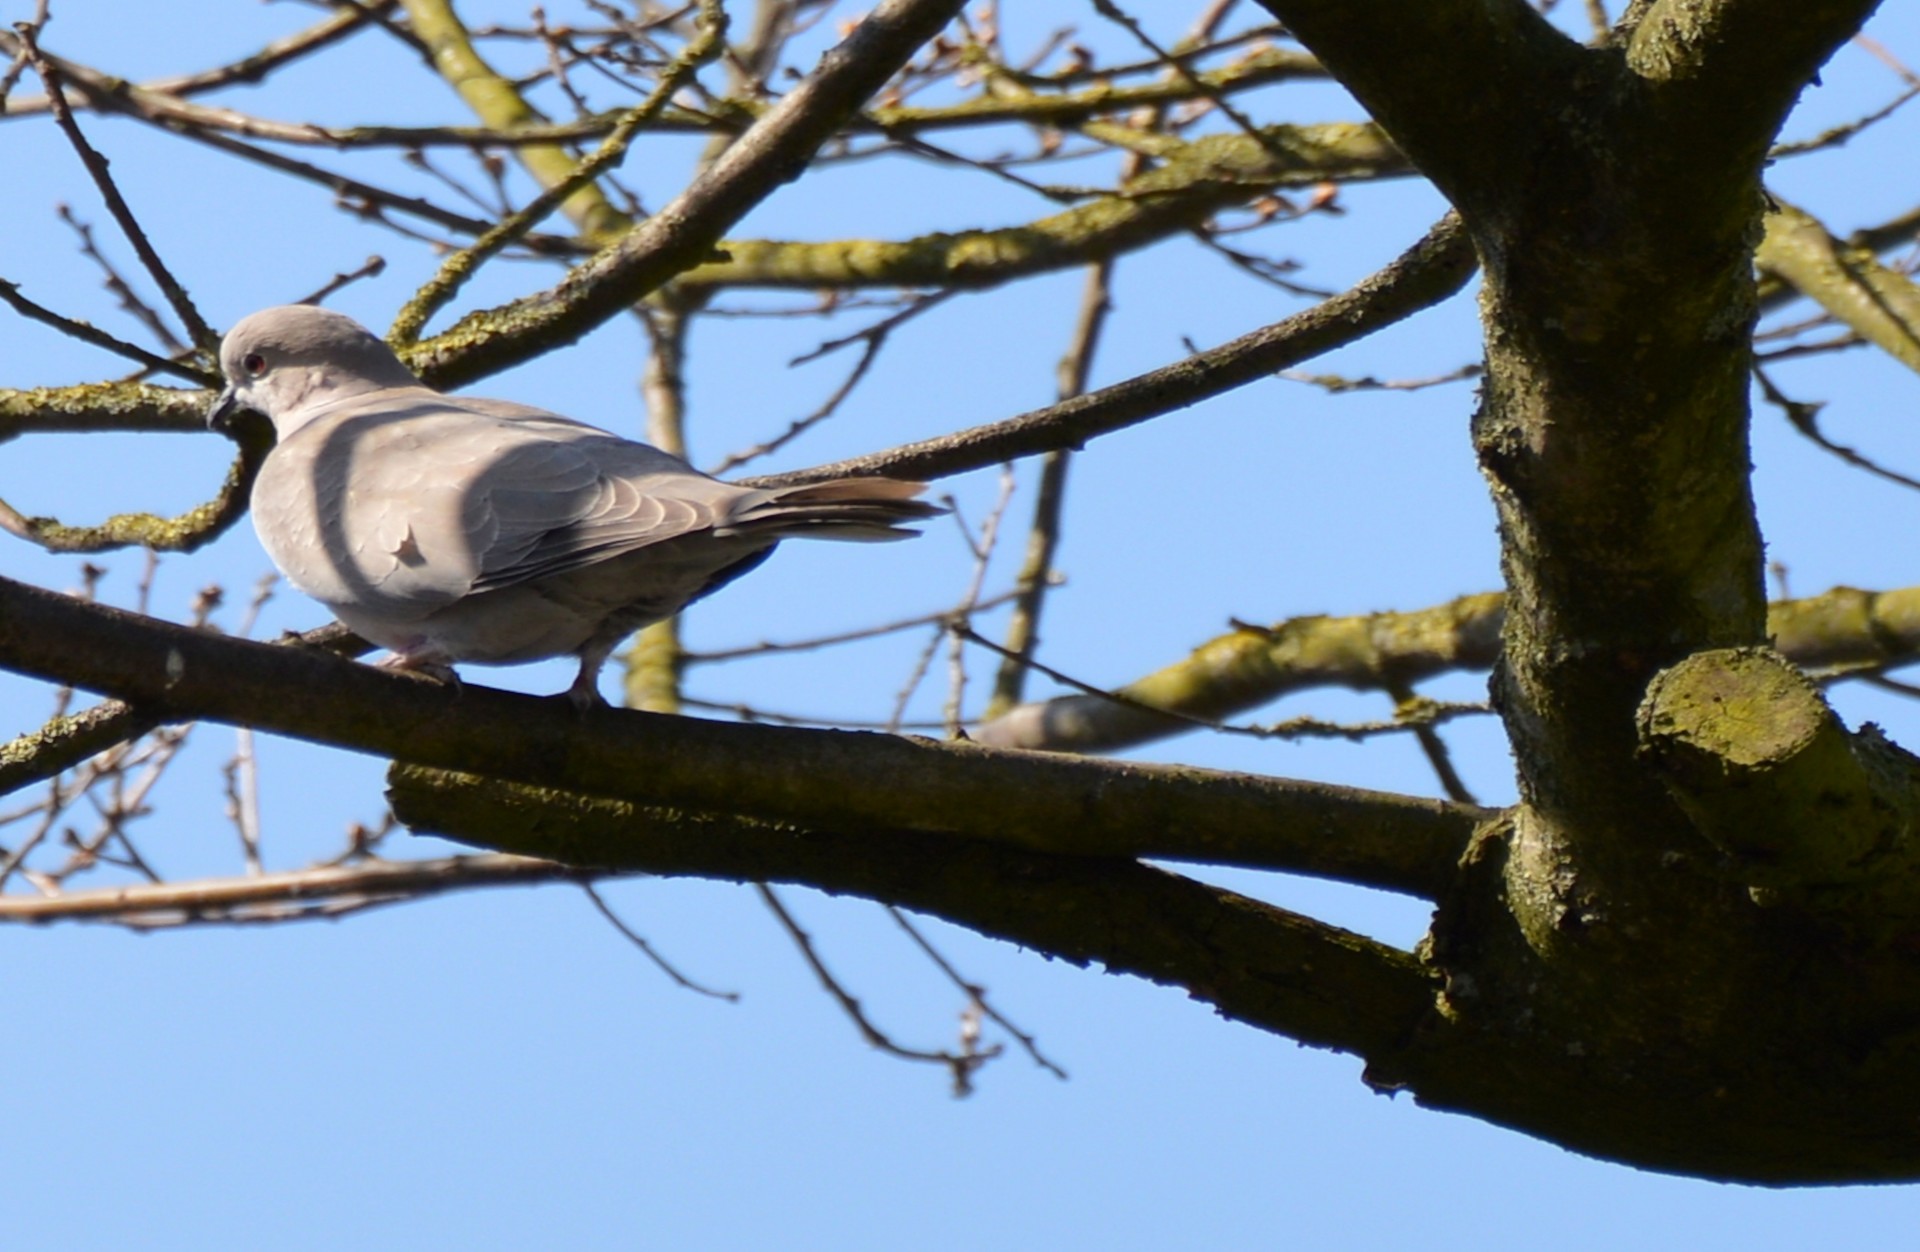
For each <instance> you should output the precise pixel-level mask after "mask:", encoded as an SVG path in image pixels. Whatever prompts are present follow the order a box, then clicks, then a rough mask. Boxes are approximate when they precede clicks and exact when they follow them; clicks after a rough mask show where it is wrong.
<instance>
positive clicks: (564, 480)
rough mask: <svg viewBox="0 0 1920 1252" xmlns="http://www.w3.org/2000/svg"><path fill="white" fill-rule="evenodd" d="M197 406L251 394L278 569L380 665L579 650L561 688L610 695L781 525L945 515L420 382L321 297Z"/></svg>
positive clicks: (894, 525)
mask: <svg viewBox="0 0 1920 1252" xmlns="http://www.w3.org/2000/svg"><path fill="white" fill-rule="evenodd" d="M220 369H221V373H222V375H223V376H224V378H225V380H226V386H225V388H224V389H223V390H222V391H221V392H220V393H219V395H218V396H217V397H216V399H215V400H214V402H213V404H212V407H211V408H210V409H209V410H208V413H207V422H208V424H209V425H210V426H211V427H213V428H214V429H215V430H220V431H226V430H228V429H230V428H231V426H232V425H233V423H234V422H235V421H236V420H237V418H238V415H239V414H240V413H241V412H243V411H246V410H251V411H253V412H256V413H259V414H261V415H262V416H264V417H265V418H266V419H267V420H268V421H270V422H271V423H272V424H273V429H274V434H275V443H274V446H273V449H272V450H271V451H270V452H268V454H267V456H266V459H265V461H264V462H263V463H262V465H261V467H260V472H259V474H258V475H257V476H256V478H255V479H254V483H253V489H252V495H251V497H250V501H249V504H250V508H251V512H252V515H253V525H254V530H255V532H256V533H257V534H258V535H259V537H260V543H261V546H262V547H264V548H265V549H266V551H267V555H268V556H269V557H270V558H271V559H272V561H273V564H274V565H275V566H276V567H277V568H278V569H279V571H280V572H281V574H282V575H283V576H284V577H285V578H286V579H287V581H288V582H290V583H291V584H293V586H295V587H297V588H298V589H299V590H300V591H302V592H303V593H305V594H306V595H308V596H311V597H312V598H313V599H315V600H318V601H319V602H320V603H321V604H323V605H325V606H326V607H327V609H329V610H330V611H331V612H332V613H333V615H334V616H335V617H336V618H338V619H339V620H340V622H341V623H343V624H344V625H345V626H347V627H348V628H349V629H350V630H352V631H353V632H354V633H355V634H357V635H359V636H361V637H362V638H364V639H366V640H367V641H368V642H370V643H373V644H376V645H378V646H380V647H382V648H385V649H387V650H389V651H390V652H391V653H392V656H391V657H390V658H389V659H388V660H387V661H386V662H385V664H386V665H388V666H390V667H393V668H397V669H401V670H409V671H416V672H421V673H424V674H427V675H429V676H433V677H439V678H442V679H448V680H452V681H457V676H456V674H455V672H454V670H453V668H452V667H453V666H454V665H455V664H457V663H462V662H472V663H476V664H482V665H513V664H518V663H521V662H526V661H536V660H542V659H545V658H548V657H557V656H573V657H576V658H578V660H579V663H580V670H579V674H578V676H577V677H576V678H575V679H574V682H573V685H572V686H571V687H570V688H569V689H568V690H567V692H566V695H567V697H568V699H570V700H571V701H572V702H573V704H574V705H575V706H576V707H577V708H580V709H581V710H583V711H584V710H586V709H589V708H591V707H594V706H596V705H599V704H604V703H605V700H604V697H602V696H601V694H600V690H599V683H598V678H599V673H600V669H601V666H603V665H604V664H605V663H606V660H607V657H608V656H609V655H611V653H612V651H613V649H614V648H615V647H616V646H617V645H618V644H619V643H620V641H621V640H623V639H625V638H626V637H627V636H628V635H630V634H632V633H633V632H634V631H636V630H638V629H639V628H641V627H642V626H646V625H649V624H651V623H653V622H658V621H663V620H665V619H666V618H668V617H671V616H673V615H674V614H675V613H677V612H679V611H680V610H681V609H682V608H684V607H685V606H686V605H688V604H690V603H692V602H693V601H695V600H698V599H700V598H701V597H702V596H705V595H708V594H710V593H711V592H713V591H716V590H718V589H719V588H721V587H723V586H725V585H726V584H727V583H729V582H732V581H733V580H734V579H736V578H738V577H740V576H741V575H742V574H745V573H747V572H748V571H749V570H751V569H753V568H754V567H755V566H757V565H759V564H760V563H761V562H762V561H764V560H765V559H766V558H767V557H768V556H769V555H770V554H771V553H772V551H773V548H774V546H775V545H776V544H778V543H779V542H780V541H781V540H783V539H789V538H820V539H851V540H869V541H871V540H892V539H905V538H908V537H910V536H912V535H915V534H918V533H919V532H918V531H915V530H912V529H910V528H909V524H910V523H913V522H917V521H924V520H925V519H927V518H930V517H934V516H937V515H938V514H941V513H944V512H946V510H945V509H943V508H940V507H938V506H936V505H933V504H930V503H928V502H926V501H923V500H921V499H919V498H918V497H919V496H920V495H921V494H922V493H923V492H924V491H925V490H926V484H924V483H919V482H907V481H903V480H899V479H892V478H879V477H867V478H837V479H831V480H828V481H825V482H816V483H808V484H804V485H800V486H789V487H748V486H741V485H737V484H733V483H727V482H723V481H721V480H720V479H717V478H714V477H712V476H710V475H707V474H703V473H701V472H700V471H698V470H696V469H694V468H693V467H692V466H691V465H689V464H687V463H686V462H685V461H683V460H681V459H680V458H679V457H677V456H673V455H672V454H670V453H667V452H663V451H661V450H660V449H658V448H655V447H652V446H650V445H648V444H644V443H639V442H636V441H634V440H631V439H625V438H622V437H620V436H619V435H616V434H613V433H611V432H609V431H605V430H601V429H599V428H598V427H595V426H589V425H587V424H586V423H584V422H578V421H574V420H572V419H571V418H566V417H562V416H560V415H559V414H557V413H550V412H548V411H546V410H544V409H539V408H534V407H531V406H529V405H524V404H517V403H513V402H511V401H507V400H489V399H480V398H476V397H470V396H456V395H448V394H446V393H444V392H440V391H437V390H435V389H433V388H431V387H429V386H427V385H426V384H424V383H422V382H421V381H420V379H419V378H418V377H417V376H415V375H414V373H413V372H412V371H411V370H409V369H408V368H407V366H406V365H405V364H404V363H403V362H402V361H401V360H400V358H399V357H398V356H397V355H395V353H394V351H393V350H392V349H391V348H390V347H388V346H387V344H386V343H385V342H383V341H382V340H381V339H380V338H379V337H378V336H376V335H374V334H373V333H372V332H371V331H369V330H368V329H367V328H366V327H364V326H362V325H361V324H360V323H358V322H356V321H354V320H353V319H352V318H350V317H348V316H346V315H345V314H343V313H338V312H335V311H333V310H330V309H323V308H319V307H316V306H312V305H283V306H280V307H277V308H269V309H263V310H261V311H260V312H258V313H254V314H251V315H249V316H247V317H245V318H242V319H241V320H240V321H239V322H236V323H235V324H234V326H233V328H232V329H231V330H230V331H228V333H227V334H226V336H225V338H224V339H223V341H222V343H221V348H220Z"/></svg>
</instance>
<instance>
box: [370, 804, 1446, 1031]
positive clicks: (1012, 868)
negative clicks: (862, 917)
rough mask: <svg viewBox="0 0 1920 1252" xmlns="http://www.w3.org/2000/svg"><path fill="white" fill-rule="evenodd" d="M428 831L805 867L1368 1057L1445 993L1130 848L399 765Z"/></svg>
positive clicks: (625, 862) (535, 849) (413, 816)
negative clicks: (827, 818)
mask: <svg viewBox="0 0 1920 1252" xmlns="http://www.w3.org/2000/svg"><path fill="white" fill-rule="evenodd" d="M388 782H389V791H388V795H389V798H390V799H391V801H392V803H393V807H394V812H395V814H396V815H397V816H399V817H400V819H401V820H402V821H404V822H406V823H407V824H408V825H410V826H413V827H415V828H416V829H422V830H429V831H434V832H437V833H441V834H446V835H450V836H452V837H454V838H456V839H460V840H463V841H466V842H470V843H475V844H478V845H481V846H483V847H489V848H499V849H505V850H511V851H515V852H520V853H524V854H528V855H532V856H540V857H552V858H554V859H557V860H563V861H568V862H570V863H574V864H578V865H582V866H589V867H593V868H596V869H598V868H605V869H617V870H640V871H644V872H646V873H650V874H672V875H692V876H697V877H702V878H720V879H726V880H729V881H734V882H769V881H772V882H794V883H803V884H806V885H809V886H815V887H820V888H822V889H824V890H827V891H831V892H836V893H847V894H851V895H859V896H865V897H868V898H870V899H874V900H881V901H885V902H887V903H891V904H897V905H901V906H904V907H906V908H911V909H914V910H917V911H920V912H924V913H931V914H934V915H935V916H939V917H943V918H945V919H947V920H948V921H951V922H955V923H957V924H959V925H962V926H968V927H971V928H972V929H974V930H978V931H980V932H982V933H984V934H988V935H993V936H995V937H997V938H1002V939H1006V940H1008V941H1010V942H1013V943H1018V944H1020V945H1022V946H1024V947H1030V948H1034V949H1037V950H1039V951H1041V952H1043V953H1045V954H1047V955H1048V956H1050V957H1056V958H1059V959H1062V960H1068V961H1072V962H1074V963H1075V964H1079V965H1085V964H1088V963H1090V962H1093V961H1098V962H1100V963H1101V964H1102V965H1104V966H1105V967H1106V968H1107V969H1109V970H1113V971H1116V972H1123V973H1129V974H1135V975H1138V976H1140V977H1143V978H1146V979H1149V980H1151V981H1153V982H1157V983H1162V984H1167V985H1172V986H1177V987H1180V988H1182V989H1184V990H1186V991H1187V992H1188V993H1189V994H1191V995H1192V996H1194V997H1195V998H1197V999H1201V1000H1205V1001H1207V1002H1209V1003H1211V1004H1213V1005H1215V1006H1216V1007H1217V1008H1218V1009H1219V1010H1220V1012H1222V1013H1223V1014H1225V1015H1227V1016H1229V1017H1233V1018H1237V1019H1239V1020H1241V1021H1244V1022H1247V1023H1249V1024H1251V1025H1255V1026H1259V1027H1261V1028H1263V1029H1266V1030H1272V1031H1275V1032H1277V1033H1280V1034H1284V1035H1287V1036H1289V1037H1290V1038H1294V1039H1298V1040H1299V1041H1301V1042H1302V1043H1309V1044H1314V1045H1316V1046H1319V1047H1328V1048H1338V1049H1341V1050H1343V1051H1348V1052H1357V1053H1360V1054H1362V1055H1366V1054H1370V1053H1374V1052H1379V1051H1382V1050H1385V1049H1388V1048H1391V1047H1393V1046H1395V1045H1396V1044H1397V1043H1399V1042H1400V1041H1401V1040H1403V1039H1404V1038H1405V1037H1406V1036H1407V1034H1408V1033H1409V1032H1410V1031H1411V1030H1412V1028H1413V1027H1414V1025H1415V1024H1416V1023H1418V1022H1419V1021H1420V1020H1421V1018H1422V1017H1423V1016H1424V1015H1425V1014H1426V1013H1427V1011H1428V1010H1429V1009H1430V1007H1431V1004H1432V994H1433V991H1432V987H1431V985H1430V983H1429V981H1428V978H1427V975H1426V973H1425V971H1424V970H1422V968H1421V967H1420V964H1419V962H1418V961H1417V960H1416V959H1415V958H1414V957H1412V956H1411V955H1409V954H1408V953H1405V952H1400V951H1397V950H1395V949H1393V948H1389V947H1387V946H1385V945H1383V944H1380V943H1376V942H1375V941H1373V940H1371V939H1367V938H1364V937H1363V936H1360V935H1355V934H1352V933H1350V932H1348V931H1344V930H1340V929H1338V928H1336V927H1332V926H1328V925H1325V924H1324V923H1321V922H1316V921H1314V920H1313V919H1311V918H1307V917H1302V916H1300V915H1299V914H1296V913H1290V912H1287V911H1286V910H1284V909H1279V908H1275V907H1273V906H1272V905H1268V904H1263V903H1261V902H1259V901H1257V900H1252V899H1249V898H1247V897H1245V896H1241V895H1237V894H1235V893H1233V892H1231V891H1226V890H1223V889H1221V888H1218V887H1209V886H1206V885H1204V884H1202V883H1197V882H1194V881H1192V880H1190V879H1187V878H1182V877H1179V876H1177V875H1174V874H1170V873H1166V872H1164V871H1162V870H1158V869H1153V868H1150V867H1148V866H1144V865H1139V864H1135V863H1133V862H1131V861H1126V860H1116V859H1111V858H1105V857H1062V856H1049V855H1045V854H1042V853H1037V852H1031V851H1026V850H1023V849H1018V848H1012V847H1006V846H996V845H992V844H986V843H980V842H974V841H969V840H960V839H954V838H950V837H946V836H941V835H935V834H928V833H925V832H919V831H902V830H885V829H880V830H839V829H830V830H822V829H803V828H797V827H792V826H773V825H767V824H763V823H756V822H751V821H742V820H740V819H737V818H713V817H700V816H693V815H689V814H684V813H674V812H666V811H661V810H657V809H645V808H636V807H635V806H633V805H631V804H626V803H621V802H619V801H612V800H599V799H588V798H585V797H581V796H567V795H564V794H557V793H554V792H551V791H546V790H539V789H534V788H528V787H519V786H514V785H511V784H506V783H501V782H497V781H493V780H489V779H482V778H476V777H474V776H472V775H467V774H448V773H443V772H441V771H437V770H421V769H414V768H409V767H405V766H396V767H395V768H394V769H393V771H391V773H390V774H389V779H388Z"/></svg>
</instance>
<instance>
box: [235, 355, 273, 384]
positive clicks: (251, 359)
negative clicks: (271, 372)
mask: <svg viewBox="0 0 1920 1252" xmlns="http://www.w3.org/2000/svg"><path fill="white" fill-rule="evenodd" d="M240 368H241V369H243V370H245V371H247V373H249V374H251V375H252V376H253V377H255V378H258V377H260V375H262V374H264V373H266V372H267V358H265V357H263V356H261V355H260V354H259V353H258V352H249V353H247V355H245V356H244V357H241V358H240Z"/></svg>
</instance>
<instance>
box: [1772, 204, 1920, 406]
mask: <svg viewBox="0 0 1920 1252" xmlns="http://www.w3.org/2000/svg"><path fill="white" fill-rule="evenodd" d="M1754 260H1755V262H1756V263H1757V264H1758V265H1759V267H1760V272H1761V273H1762V274H1764V275H1772V276H1774V277H1776V278H1779V279H1781V280H1783V281H1785V282H1787V283H1788V284H1790V285H1791V286H1792V287H1793V288H1794V289H1795V290H1797V291H1798V292H1799V293H1800V294H1801V295H1803V296H1806V297H1807V298H1808V299H1810V300H1812V301H1813V302H1814V303H1816V304H1818V305H1819V306H1820V307H1821V308H1823V309H1825V310H1826V311H1827V312H1829V313H1831V314H1833V316H1834V317H1835V318H1836V319H1837V320H1838V321H1840V322H1841V323H1842V324H1843V325H1846V326H1848V327H1850V328H1852V330H1853V331H1854V333H1855V334H1858V335H1859V336H1860V337H1861V338H1862V339H1865V340H1866V341H1867V342H1869V343H1871V344H1874V345H1875V346H1877V347H1879V348H1880V349H1881V350H1883V351H1885V352H1886V353H1887V354H1888V355H1890V356H1892V357H1893V358H1894V359H1895V360H1896V361H1899V362H1900V363H1901V364H1902V365H1905V366H1906V367H1907V368H1908V369H1911V370H1920V287H1916V286H1915V284H1914V281H1913V279H1912V278H1909V277H1908V276H1907V275H1905V274H1902V273H1900V272H1899V271H1898V270H1895V269H1892V268H1890V267H1888V266H1886V265H1883V264H1881V262H1880V259H1879V258H1878V257H1876V256H1874V254H1873V252H1872V251H1871V250H1870V249H1868V248H1863V247H1859V246H1857V245H1849V244H1845V243H1842V242H1841V241H1840V240H1838V239H1835V238H1834V237H1833V236H1832V235H1830V234H1828V233H1827V228H1826V227H1825V226H1822V225H1821V224H1820V221H1819V219H1817V218H1815V217H1814V216H1813V215H1812V214H1810V213H1806V212H1804V211H1802V210H1800V209H1797V208H1795V207H1794V206H1792V205H1790V204H1787V203H1784V202H1783V201H1781V200H1780V199H1779V198H1778V197H1775V198H1774V207H1773V211H1772V212H1771V213H1769V214H1768V215H1767V233H1766V237H1765V238H1764V239H1762V240H1761V242H1760V248H1759V250H1758V251H1757V252H1756V253H1755V255H1754Z"/></svg>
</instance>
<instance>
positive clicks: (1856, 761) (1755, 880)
mask: <svg viewBox="0 0 1920 1252" xmlns="http://www.w3.org/2000/svg"><path fill="white" fill-rule="evenodd" d="M1640 737H1641V742H1642V744H1643V745H1645V747H1646V749H1647V752H1648V756H1649V759H1650V760H1652V761H1653V762H1654V763H1655V764H1656V765H1657V767H1658V768H1659V770H1660V773H1661V776H1662V777H1663V779H1664V780H1665V782H1666V784H1667V787H1668V788H1669V790H1671V791H1672V793H1673V795H1674V798H1675V799H1676V800H1677V801H1678V802H1679V804H1680V806H1681V807H1682V808H1683V809H1684V810H1685V811H1686V813H1687V815H1688V816H1689V817H1690V818H1692V819H1693V823H1694V825H1695V826H1696V827H1697V828H1698V829H1699V831H1700V833H1701V834H1703V835H1705V836H1706V837H1707V838H1708V839H1709V840H1710V841H1712V842H1713V844H1714V845H1715V846H1716V847H1718V848H1720V850H1721V851H1723V852H1725V853H1726V854H1727V855H1728V857H1729V858H1730V859H1731V861H1732V863H1733V866H1734V872H1735V873H1736V874H1737V875H1738V876H1739V878H1740V879H1741V880H1742V881H1744V882H1747V883H1748V884H1750V885H1752V886H1753V887H1754V888H1756V897H1755V898H1756V899H1758V900H1759V901H1760V902H1761V903H1763V904H1782V903H1791V904H1795V905H1797V906H1800V907H1805V908H1812V909H1815V910H1818V911H1821V912H1823V913H1827V914H1829V915H1830V916H1834V917H1836V918H1838V919H1839V920H1841V921H1842V923H1843V924H1845V923H1849V922H1851V923H1854V924H1857V925H1860V926H1864V927H1866V928H1869V929H1871V930H1873V931H1875V932H1878V933H1881V934H1887V933H1898V932H1903V931H1906V930H1908V929H1910V928H1911V927H1912V926H1913V925H1914V923H1915V921H1916V920H1920V839H1916V837H1915V831H1916V827H1917V826H1920V759H1917V758H1915V757H1914V756H1913V755H1912V754H1911V753H1907V752H1904V751H1902V750H1901V749H1900V748H1898V747H1897V746H1895V745H1894V744H1892V743H1890V742H1889V741H1888V740H1887V739H1886V738H1885V736H1883V735H1881V734H1880V733H1879V732H1878V731H1877V730H1876V729H1873V728H1869V729H1868V730H1867V731H1866V732H1863V733H1862V734H1860V735H1858V736H1855V735H1851V734H1849V733H1848V732H1847V729H1846V727H1845V726H1844V725H1842V724H1841V722H1840V719H1839V718H1838V717H1837V716H1835V715H1834V712H1833V710H1832V709H1831V708H1829V707H1828V706H1827V702H1826V701H1825V700H1824V699H1822V698H1821V695H1820V691H1819V688H1817V687H1815V686H1814V685H1813V684H1812V683H1811V682H1809V681H1808V680H1807V678H1806V676H1805V675H1803V674H1802V673H1801V672H1800V671H1799V670H1798V669H1796V668H1794V666H1793V665H1792V663H1791V662H1789V661H1788V660H1787V659H1786V658H1785V657H1783V656H1781V655H1780V654H1779V653H1777V652H1774V651H1772V650H1771V649H1767V648H1730V649H1721V650H1716V651H1712V652H1701V653H1696V654H1694V655H1693V656H1690V657H1688V658H1687V659H1686V660H1684V661H1682V662H1681V663H1680V664H1678V665H1675V666H1673V667H1672V668H1670V669H1667V670H1664V671H1662V672H1661V673H1660V675H1659V676H1658V677H1657V678H1655V679H1654V681H1653V684H1652V685H1651V686H1650V687H1649V688H1648V689H1647V699H1646V702H1645V703H1644V704H1642V705H1641V707H1640Z"/></svg>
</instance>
